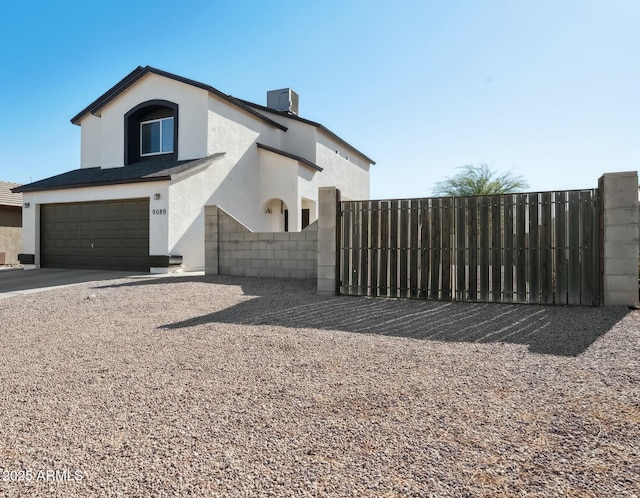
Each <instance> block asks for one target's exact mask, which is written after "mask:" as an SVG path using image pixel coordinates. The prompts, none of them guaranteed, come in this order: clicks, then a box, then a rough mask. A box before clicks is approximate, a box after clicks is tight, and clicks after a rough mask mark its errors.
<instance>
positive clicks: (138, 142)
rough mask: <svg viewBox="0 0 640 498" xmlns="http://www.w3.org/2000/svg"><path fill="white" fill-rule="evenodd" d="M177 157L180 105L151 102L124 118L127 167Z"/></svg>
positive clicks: (137, 107)
mask: <svg viewBox="0 0 640 498" xmlns="http://www.w3.org/2000/svg"><path fill="white" fill-rule="evenodd" d="M177 158H178V104H174V103H173V102H169V101H167V100H149V101H148V102H143V103H142V104H139V105H137V106H135V107H134V108H133V109H131V110H130V111H129V112H127V113H126V114H125V116H124V164H125V165H129V164H135V163H138V162H141V161H145V162H146V161H156V160H176V159H177Z"/></svg>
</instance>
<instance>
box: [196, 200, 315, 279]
mask: <svg viewBox="0 0 640 498" xmlns="http://www.w3.org/2000/svg"><path fill="white" fill-rule="evenodd" d="M205 225H206V226H205V234H206V235H205V273H207V274H208V275H232V276H246V277H276V278H305V279H316V278H317V275H318V269H317V268H318V263H317V258H318V256H317V254H318V228H317V227H318V224H317V223H312V224H311V225H309V226H308V227H306V228H305V229H304V230H303V231H302V232H252V231H251V230H249V229H248V228H247V227H246V226H244V225H243V224H242V223H240V222H239V221H238V220H236V219H235V218H234V217H233V216H231V215H230V214H229V213H227V212H225V211H224V210H223V209H221V208H219V207H217V206H207V207H206V208H205Z"/></svg>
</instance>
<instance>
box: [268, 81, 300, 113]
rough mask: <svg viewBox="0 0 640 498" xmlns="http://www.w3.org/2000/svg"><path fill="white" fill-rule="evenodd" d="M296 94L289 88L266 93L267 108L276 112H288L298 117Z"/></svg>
mask: <svg viewBox="0 0 640 498" xmlns="http://www.w3.org/2000/svg"><path fill="white" fill-rule="evenodd" d="M298 99H299V97H298V94H297V93H296V92H294V91H293V90H291V88H282V89H281V90H271V91H269V92H267V107H269V108H270V109H275V110H276V111H284V112H290V113H292V114H295V115H296V116H297V115H298Z"/></svg>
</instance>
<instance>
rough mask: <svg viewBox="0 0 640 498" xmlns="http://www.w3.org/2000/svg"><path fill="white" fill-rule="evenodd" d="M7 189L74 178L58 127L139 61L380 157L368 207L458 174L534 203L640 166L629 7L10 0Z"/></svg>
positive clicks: (71, 130) (72, 129)
mask: <svg viewBox="0 0 640 498" xmlns="http://www.w3.org/2000/svg"><path fill="white" fill-rule="evenodd" d="M0 51H1V55H2V78H0V108H1V109H2V116H3V119H2V120H0V149H1V150H2V154H1V155H0V179H1V180H6V181H15V182H21V183H26V182H29V181H30V180H33V181H35V180H39V179H41V178H45V177H48V176H52V175H54V174H58V173H62V172H64V171H68V170H71V169H75V168H78V167H79V165H80V128H79V127H77V126H74V125H72V124H71V123H70V122H69V119H70V118H71V117H72V116H73V115H75V114H76V113H77V112H79V111H80V110H82V109H83V108H84V107H85V106H86V105H88V104H89V103H90V102H91V101H93V100H94V99H95V98H96V97H98V96H99V95H100V94H102V93H103V92H104V91H106V90H107V89H108V88H110V87H111V86H112V85H114V84H115V83H116V82H117V81H119V80H120V79H121V78H122V77H123V76H125V75H126V74H127V73H129V72H130V71H131V70H133V69H134V68H135V67H137V66H138V65H141V66H144V65H151V66H154V67H157V68H160V69H163V70H166V71H169V72H172V73H176V74H179V75H181V76H185V77H188V78H191V79H195V80H198V81H202V82H204V83H207V84H210V85H212V86H214V87H216V88H217V89H219V90H221V91H223V92H225V93H229V94H232V95H234V96H237V97H240V98H243V99H247V100H251V101H254V102H257V103H259V104H265V103H266V91H267V90H272V89H276V88H282V87H286V86H289V87H291V88H293V89H294V90H295V91H296V92H298V93H299V94H300V114H301V116H303V117H306V118H308V119H311V120H314V121H319V122H321V123H322V124H324V125H325V126H327V127H328V128H329V129H331V130H332V131H334V132H335V133H337V134H338V135H340V136H342V137H343V138H344V139H346V140H347V141H348V142H350V143H351V144H353V145H354V146H355V147H357V148H358V149H360V150H361V151H363V152H364V153H366V154H367V155H368V156H369V157H372V158H373V159H375V160H376V162H377V164H376V165H375V166H374V167H373V168H372V172H371V197H372V198H392V197H422V196H428V195H430V193H431V188H432V187H433V185H434V184H435V183H436V182H437V181H440V180H443V179H444V178H445V177H446V176H451V175H454V174H455V173H456V167H459V166H462V165H464V164H471V163H473V164H478V163H480V162H486V163H490V164H493V165H494V167H495V168H496V169H498V170H502V171H504V170H508V171H514V172H515V173H517V174H520V175H522V176H524V177H525V178H526V179H527V180H528V181H529V184H530V190H553V189H571V188H591V187H595V186H596V185H597V179H598V177H599V176H600V175H601V174H602V173H604V172H609V171H628V170H637V169H639V166H640V1H638V0H601V1H590V0H574V1H570V0H517V1H516V0H513V1H512V0H432V1H428V0H423V1H418V0H416V1H403V0H394V1H393V2H391V1H378V0H363V1H359V0H354V1H348V0H341V1H334V0H324V1H322V2H306V1H300V0H297V1H277V0H274V1H270V2H264V1H255V2H253V1H242V0H237V1H233V2H231V1H229V2H222V1H213V0H212V1H204V0H203V1H198V0H195V1H191V0H183V1H181V2H175V1H164V0H158V1H154V2H150V1H134V0H128V1H126V2H121V1H109V2H104V1H99V0H96V1H92V2H84V1H82V2H81V1H77V2H71V1H66V0H60V1H57V2H49V1H45V0H42V1H24V2H8V3H6V4H4V5H3V9H2V13H0Z"/></svg>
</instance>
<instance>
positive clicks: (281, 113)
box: [236, 99, 376, 164]
mask: <svg viewBox="0 0 640 498" xmlns="http://www.w3.org/2000/svg"><path fill="white" fill-rule="evenodd" d="M236 100H238V101H239V102H242V103H243V104H246V105H247V106H250V107H255V108H257V109H260V110H261V111H265V112H270V113H272V114H277V115H278V116H282V117H285V118H289V119H294V120H296V121H300V122H302V123H305V124H308V125H310V126H315V127H316V128H318V129H320V130H322V131H323V132H325V133H326V134H327V135H329V136H330V137H331V138H333V139H334V140H337V141H338V142H340V143H341V144H343V145H345V146H347V147H349V148H350V149H351V150H353V151H354V152H356V153H358V154H360V155H361V156H362V157H364V158H365V159H366V160H367V161H369V162H370V163H371V164H375V163H376V162H375V161H374V160H373V159H371V158H370V157H368V156H367V155H366V154H364V153H362V152H360V151H359V150H358V149H356V148H355V147H354V146H353V145H351V144H350V143H349V142H347V141H345V140H343V139H342V138H340V137H339V136H338V135H336V134H335V133H333V132H332V131H331V130H330V129H329V128H327V127H326V126H324V125H322V124H320V123H316V122H315V121H311V120H309V119H305V118H301V117H300V116H298V115H297V114H293V113H291V112H288V111H278V110H276V109H271V108H270V107H266V106H263V105H260V104H254V103H253V102H249V101H248V100H242V99H236Z"/></svg>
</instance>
